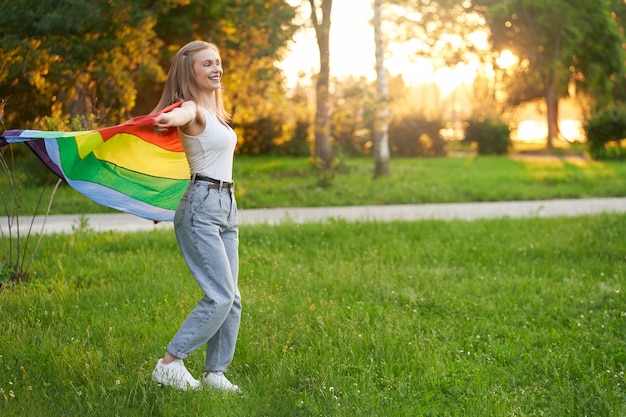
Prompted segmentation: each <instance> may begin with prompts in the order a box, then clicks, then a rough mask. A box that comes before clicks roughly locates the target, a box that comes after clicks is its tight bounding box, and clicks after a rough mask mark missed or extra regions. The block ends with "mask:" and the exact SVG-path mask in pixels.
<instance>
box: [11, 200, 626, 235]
mask: <svg viewBox="0 0 626 417" xmlns="http://www.w3.org/2000/svg"><path fill="white" fill-rule="evenodd" d="M604 212H612V213H625V212H626V197H616V198H591V199H572V200H540V201H503V202H481V203H449V204H402V205H384V206H349V207H305V208H271V209H241V210H239V224H240V225H241V227H242V228H243V227H246V226H250V225H255V224H269V225H276V224H281V223H307V222H321V221H326V220H328V219H336V220H346V221H392V220H408V221H416V220H429V219H438V220H467V221H470V220H476V219H482V218H503V217H510V218H515V217H537V218H540V217H557V216H566V217H572V216H582V215H587V214H598V213H604ZM31 220H33V219H32V218H22V219H20V229H21V233H27V231H28V228H29V227H30V223H31ZM43 223H44V217H43V216H38V217H35V219H34V222H33V226H32V231H33V233H40V231H41V230H42V225H43ZM81 223H82V224H83V225H84V226H86V227H87V228H89V229H90V230H93V231H97V232H104V231H119V232H137V231H149V230H158V229H167V228H171V227H172V223H170V222H163V223H158V224H155V223H154V222H152V221H150V220H145V219H142V218H139V217H137V216H134V215H131V214H125V213H112V214H87V215H57V216H49V217H48V218H47V219H46V220H45V227H44V228H43V231H44V233H46V234H52V233H72V232H73V231H75V230H77V229H79V228H80V227H81ZM0 227H1V228H2V231H3V233H6V231H7V230H8V229H7V228H8V224H7V219H6V218H5V219H0Z"/></svg>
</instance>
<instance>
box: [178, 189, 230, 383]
mask: <svg viewBox="0 0 626 417" xmlns="http://www.w3.org/2000/svg"><path fill="white" fill-rule="evenodd" d="M208 185H209V183H207V182H201V181H197V182H191V183H190V184H189V187H188V188H187V190H186V192H185V194H184V196H183V198H182V199H181V201H180V203H179V205H178V208H177V209H176V214H175V216H174V231H175V232H176V239H177V240H178V245H179V246H180V249H181V251H182V254H183V257H184V258H185V261H186V262H187V266H188V267H189V270H190V271H191V274H192V275H193V277H194V278H195V279H196V281H197V282H198V284H199V285H200V288H202V291H203V292H204V297H202V299H201V300H200V301H199V302H198V304H197V305H196V307H195V308H194V309H193V310H192V311H191V313H190V314H189V316H188V317H187V318H186V319H185V321H184V322H183V324H182V325H181V327H180V328H179V329H178V332H176V335H175V336H174V338H173V339H172V341H171V342H170V343H169V344H168V346H167V351H168V352H169V353H171V354H172V355H174V356H176V357H177V358H181V359H185V358H187V357H188V356H189V354H190V353H191V352H192V351H194V350H195V349H197V348H199V347H200V346H202V345H204V344H205V343H206V362H205V367H204V371H205V372H224V371H225V370H226V368H227V366H228V365H229V364H230V362H231V361H232V359H233V356H234V354H235V344H236V342H237V335H238V333H239V323H240V320H241V295H240V293H239V288H238V286H237V279H238V272H239V255H238V247H239V229H238V224H237V221H238V220H237V203H236V201H235V196H234V193H233V189H232V188H231V189H227V188H222V189H209V187H208Z"/></svg>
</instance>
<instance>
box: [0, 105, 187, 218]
mask: <svg viewBox="0 0 626 417" xmlns="http://www.w3.org/2000/svg"><path fill="white" fill-rule="evenodd" d="M180 104H181V103H176V104H174V105H172V106H170V107H169V108H167V109H165V110H164V111H169V110H171V109H172V108H175V107H177V106H180ZM155 117H156V114H153V115H148V116H140V117H136V118H134V119H132V120H129V121H127V122H126V123H123V124H121V125H117V126H112V127H106V128H104V129H99V130H90V131H81V132H45V131H39V130H7V131H5V132H4V133H3V134H2V136H0V148H1V147H3V146H5V145H7V144H12V143H19V142H24V143H26V145H28V147H29V148H30V149H32V150H33V151H34V152H35V153H36V154H37V156H38V157H39V158H40V159H41V160H42V161H43V163H44V164H45V165H46V166H47V167H48V168H50V169H51V170H52V171H53V172H54V173H55V174H57V175H58V176H59V177H61V178H62V179H64V180H65V181H66V182H67V183H68V184H69V185H70V186H71V187H72V188H74V189H76V190H77V191H79V192H80V193H82V194H83V195H85V196H86V197H88V198H89V199H91V200H93V201H95V202H96V203H98V204H102V205H104V206H107V207H112V208H114V209H116V210H120V211H123V212H126V213H132V214H135V215H137V216H140V217H143V218H146V219H150V220H154V221H172V220H173V218H174V212H175V210H176V206H177V205H178V202H179V200H180V198H181V197H182V195H183V193H184V192H185V189H186V188H187V185H188V184H189V176H190V173H189V165H188V164H187V159H186V157H185V152H184V150H183V146H182V144H181V142H180V138H179V136H178V132H177V131H176V129H170V131H169V132H167V133H164V134H161V135H159V134H157V133H155V132H154V131H153V130H152V127H151V126H150V125H151V124H152V122H153V121H154V118H155Z"/></svg>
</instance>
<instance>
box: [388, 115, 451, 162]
mask: <svg viewBox="0 0 626 417" xmlns="http://www.w3.org/2000/svg"><path fill="white" fill-rule="evenodd" d="M441 129H443V122H442V121H441V120H428V119H426V118H424V117H421V116H417V115H413V116H406V117H404V118H402V119H400V120H395V121H393V122H392V123H391V124H390V126H389V144H390V147H391V151H392V153H393V154H394V155H397V156H400V157H416V156H417V157H434V156H445V155H446V148H447V144H446V141H445V139H443V138H442V137H441V134H440V131H441Z"/></svg>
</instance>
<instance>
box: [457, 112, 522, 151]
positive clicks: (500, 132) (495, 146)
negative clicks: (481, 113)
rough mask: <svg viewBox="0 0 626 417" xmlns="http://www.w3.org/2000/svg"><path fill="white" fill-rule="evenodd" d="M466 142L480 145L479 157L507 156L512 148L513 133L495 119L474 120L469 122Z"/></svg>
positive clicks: (504, 124)
mask: <svg viewBox="0 0 626 417" xmlns="http://www.w3.org/2000/svg"><path fill="white" fill-rule="evenodd" d="M465 140H466V141H468V142H474V143H476V144H477V145H478V154H479V155H505V154H507V153H508V152H509V150H510V148H511V131H510V129H509V126H508V125H507V124H506V123H505V122H503V121H502V120H500V119H497V118H494V117H486V118H478V119H472V120H469V121H468V122H467V127H466V128H465Z"/></svg>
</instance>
